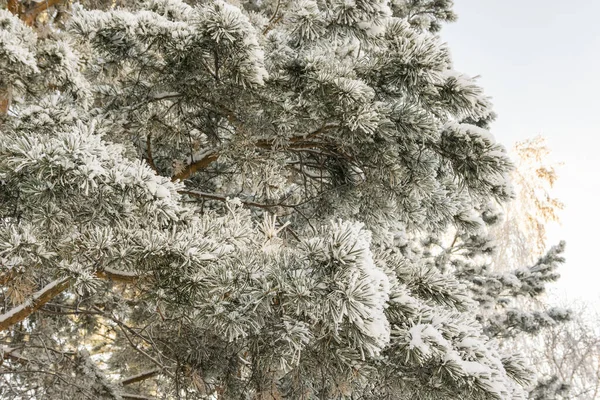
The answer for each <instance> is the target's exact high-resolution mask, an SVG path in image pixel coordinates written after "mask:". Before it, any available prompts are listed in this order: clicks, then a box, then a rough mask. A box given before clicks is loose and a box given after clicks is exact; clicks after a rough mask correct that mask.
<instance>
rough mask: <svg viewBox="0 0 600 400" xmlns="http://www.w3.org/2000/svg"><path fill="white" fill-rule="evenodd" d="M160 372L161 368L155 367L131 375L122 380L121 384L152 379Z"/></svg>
mask: <svg viewBox="0 0 600 400" xmlns="http://www.w3.org/2000/svg"><path fill="white" fill-rule="evenodd" d="M159 373H160V369H158V368H154V369H151V370H149V371H144V372H142V373H139V374H137V375H134V376H130V377H129V378H125V379H123V380H122V381H121V385H123V386H126V385H131V384H132V383H137V382H141V381H143V380H146V379H150V378H152V377H154V376H156V375H158V374H159Z"/></svg>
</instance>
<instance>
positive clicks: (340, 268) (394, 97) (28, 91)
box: [0, 0, 555, 399]
mask: <svg viewBox="0 0 600 400" xmlns="http://www.w3.org/2000/svg"><path fill="white" fill-rule="evenodd" d="M451 5H452V4H451V1H392V2H389V1H386V0H350V1H348V0H346V1H343V0H329V1H312V0H301V1H283V0H277V1H275V0H263V1H250V0H247V1H243V0H240V1H224V0H209V1H200V2H198V4H195V5H190V4H186V3H183V2H181V1H179V0H149V1H146V2H143V3H140V4H130V5H129V7H128V8H127V9H116V8H114V9H109V10H106V11H101V10H86V9H84V8H82V7H80V6H74V8H73V10H72V14H73V15H72V18H71V19H70V20H69V21H68V23H66V26H65V28H64V29H62V28H61V29H57V28H56V27H55V26H54V20H53V19H52V18H50V19H49V22H48V25H47V26H46V28H45V29H44V31H43V34H42V33H41V32H40V31H39V30H38V31H36V30H33V29H32V28H30V27H28V26H27V23H28V20H26V19H24V18H23V16H22V15H13V14H11V13H10V12H8V11H0V69H1V70H2V71H3V75H2V78H0V79H1V80H2V81H1V82H0V83H1V85H0V87H2V90H3V93H4V94H6V96H5V98H6V99H7V101H6V102H5V103H4V104H5V108H4V110H5V112H6V113H5V115H4V116H3V118H2V121H1V122H0V133H1V135H2V140H1V141H0V182H1V184H0V196H1V197H2V200H3V201H2V202H1V203H0V218H1V220H0V221H1V225H0V226H1V228H0V268H1V274H0V281H1V282H2V285H3V291H2V296H3V297H2V299H3V303H2V309H1V310H0V311H1V312H2V314H1V315H0V330H2V332H3V333H2V335H3V336H2V339H1V342H0V343H1V345H2V348H1V349H2V353H1V354H2V365H1V368H2V374H1V376H0V379H3V384H2V385H0V396H2V398H7V399H21V398H26V397H33V398H53V399H62V398H64V399H71V398H77V397H83V398H90V399H98V398H100V399H128V398H129V399H131V398H137V399H140V398H197V399H237V398H241V399H284V398H286V399H342V398H355V399H356V398H361V399H382V398H389V399H408V398H418V399H439V398H448V399H452V398H469V399H519V398H525V389H524V386H525V385H527V384H528V382H529V381H530V380H531V378H532V373H531V371H530V370H529V369H528V368H527V367H526V366H525V364H524V362H523V360H522V359H521V358H519V357H518V356H514V355H510V354H502V353H501V352H500V350H499V348H498V346H497V343H496V342H494V341H491V340H490V335H491V333H490V332H491V331H490V329H491V328H490V326H489V324H487V323H486V322H485V321H483V320H481V319H479V320H478V319H477V318H476V316H477V310H479V307H478V304H477V302H478V301H480V297H481V296H480V295H481V292H480V293H478V292H477V291H474V290H473V287H474V286H473V285H472V284H473V283H474V282H475V280H476V279H477V276H481V275H482V273H481V271H476V270H469V269H468V268H466V266H467V265H471V264H472V262H471V261H473V262H474V261H475V260H476V254H463V255H462V256H461V257H462V259H464V260H465V261H464V263H462V264H460V265H459V264H457V263H456V262H453V261H452V260H451V259H450V258H449V257H443V256H440V254H439V253H433V252H432V251H431V250H430V248H431V246H433V245H434V244H436V243H441V242H442V240H443V238H445V237H447V235H448V232H460V235H463V236H464V237H465V238H466V237H467V235H469V234H470V235H471V236H473V237H478V236H477V235H476V233H478V232H480V231H481V229H482V228H483V227H485V224H486V218H488V217H489V215H488V214H489V213H486V210H487V209H486V207H487V205H488V204H489V203H490V202H496V203H503V202H505V201H507V200H509V199H510V198H511V196H512V191H511V187H510V184H509V182H508V175H509V173H510V171H511V168H512V166H511V163H510V161H509V159H508V157H507V156H506V152H505V150H504V148H503V146H502V145H500V144H498V143H497V142H496V141H495V139H494V137H493V136H492V135H491V134H490V133H489V132H488V130H487V127H488V126H489V123H490V122H491V121H492V120H493V118H494V114H493V112H492V110H491V104H490V102H489V100H488V99H487V98H486V97H485V96H484V94H483V92H482V90H481V89H480V88H479V87H478V86H477V84H476V83H475V82H474V81H473V80H472V79H471V78H469V77H467V76H465V75H462V74H460V73H458V72H456V71H454V70H453V69H452V64H451V59H450V56H449V51H448V48H447V47H446V45H444V44H443V43H442V42H441V40H440V37H439V36H438V35H437V33H436V32H437V31H439V28H440V26H441V25H440V24H441V23H442V22H444V21H451V20H453V19H454V18H455V16H454V14H453V13H452V11H451ZM12 11H13V12H14V10H12ZM17 14H18V13H17ZM19 17H21V19H19ZM481 244H482V243H481V242H478V245H477V246H471V247H472V248H473V249H474V248H478V250H477V252H482V251H485V246H481ZM554 265H555V260H554V259H552V257H550V258H548V259H545V260H542V261H540V263H539V264H536V266H534V267H533V268H529V269H523V270H519V271H523V272H522V274H521V275H519V273H520V272H516V273H515V274H514V276H517V277H518V278H519V279H521V281H522V282H525V283H527V285H522V287H521V290H523V291H532V292H536V291H538V290H540V289H541V286H543V283H544V282H545V281H546V280H548V279H546V277H547V276H553V275H552V271H553V268H554ZM483 275H484V274H483ZM485 290H487V289H485ZM514 292H516V290H513V291H512V292H510V294H509V295H516V293H514ZM478 296H479V297H478Z"/></svg>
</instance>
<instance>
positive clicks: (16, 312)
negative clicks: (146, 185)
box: [0, 278, 71, 331]
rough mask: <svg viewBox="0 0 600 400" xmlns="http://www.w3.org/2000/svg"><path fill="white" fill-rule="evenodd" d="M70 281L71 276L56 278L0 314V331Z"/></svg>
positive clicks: (63, 287)
mask: <svg viewBox="0 0 600 400" xmlns="http://www.w3.org/2000/svg"><path fill="white" fill-rule="evenodd" d="M70 283H71V278H59V279H56V280H54V281H52V282H50V283H49V284H47V285H46V286H44V287H43V288H42V289H41V290H39V291H37V292H35V293H34V294H33V296H32V298H31V299H29V300H27V301H26V302H24V303H23V304H21V305H20V306H17V307H15V308H13V309H12V310H10V311H8V312H6V313H4V314H2V315H0V331H3V330H5V329H8V328H9V327H11V326H12V325H14V324H16V323H18V322H21V321H23V320H24V319H25V318H27V317H29V316H30V315H31V314H33V313H34V312H35V311H36V310H38V309H39V308H40V307H42V306H43V305H44V304H46V303H47V302H49V301H50V300H52V299H53V298H54V297H56V296H58V295H59V294H60V293H62V292H63V291H64V290H65V289H66V288H68V287H69V285H70Z"/></svg>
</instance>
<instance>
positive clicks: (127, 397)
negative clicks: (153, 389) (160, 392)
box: [121, 393, 156, 400]
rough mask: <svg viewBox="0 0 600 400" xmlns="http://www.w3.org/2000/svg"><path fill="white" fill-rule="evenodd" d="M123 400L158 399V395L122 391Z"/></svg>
mask: <svg viewBox="0 0 600 400" xmlns="http://www.w3.org/2000/svg"><path fill="white" fill-rule="evenodd" d="M121 397H122V398H123V400H156V397H148V396H143V395H140V394H130V393H121Z"/></svg>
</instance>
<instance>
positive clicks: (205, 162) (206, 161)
mask: <svg viewBox="0 0 600 400" xmlns="http://www.w3.org/2000/svg"><path fill="white" fill-rule="evenodd" d="M219 156H220V154H219V153H211V154H208V155H207V156H206V157H204V158H201V159H200V160H198V161H196V162H193V163H191V164H189V165H188V166H187V167H185V168H184V169H183V170H182V171H181V172H179V173H178V174H175V175H173V176H172V177H171V181H173V182H175V181H183V180H185V179H187V178H189V177H190V176H192V175H194V174H195V173H196V172H198V171H200V170H202V169H204V168H206V167H208V166H209V165H210V164H212V163H213V162H214V161H216V160H218V159H219Z"/></svg>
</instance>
